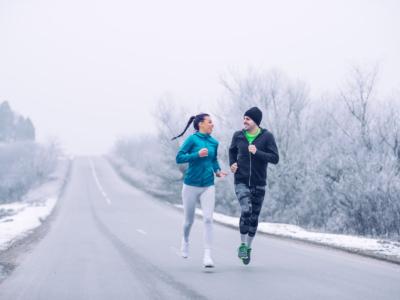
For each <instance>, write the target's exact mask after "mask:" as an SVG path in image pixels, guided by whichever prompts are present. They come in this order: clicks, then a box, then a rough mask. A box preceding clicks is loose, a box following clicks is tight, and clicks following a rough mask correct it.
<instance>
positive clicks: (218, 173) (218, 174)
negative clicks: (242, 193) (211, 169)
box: [215, 171, 228, 178]
mask: <svg viewBox="0 0 400 300" xmlns="http://www.w3.org/2000/svg"><path fill="white" fill-rule="evenodd" d="M226 175H228V173H226V172H224V171H218V172H217V173H215V176H217V177H219V178H224V177H225V176H226Z"/></svg>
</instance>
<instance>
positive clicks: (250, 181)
mask: <svg viewBox="0 0 400 300" xmlns="http://www.w3.org/2000/svg"><path fill="white" fill-rule="evenodd" d="M250 145H251V144H250V143H249V146H250ZM249 157H250V173H249V174H250V175H249V187H250V186H251V184H250V183H251V152H250V151H249Z"/></svg>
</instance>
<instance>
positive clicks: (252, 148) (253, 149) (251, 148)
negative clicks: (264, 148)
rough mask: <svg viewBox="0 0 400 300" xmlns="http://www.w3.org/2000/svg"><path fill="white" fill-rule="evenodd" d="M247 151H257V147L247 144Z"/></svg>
mask: <svg viewBox="0 0 400 300" xmlns="http://www.w3.org/2000/svg"><path fill="white" fill-rule="evenodd" d="M249 152H251V153H252V154H256V152H257V148H256V146H255V145H249Z"/></svg>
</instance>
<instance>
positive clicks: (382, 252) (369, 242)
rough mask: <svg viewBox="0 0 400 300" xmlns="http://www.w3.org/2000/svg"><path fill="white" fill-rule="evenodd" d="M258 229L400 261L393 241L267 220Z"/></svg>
mask: <svg viewBox="0 0 400 300" xmlns="http://www.w3.org/2000/svg"><path fill="white" fill-rule="evenodd" d="M175 206H176V207H178V208H181V209H182V208H183V207H182V205H175ZM196 215H199V216H202V211H201V210H200V209H196ZM214 220H215V221H216V222H218V223H222V224H225V225H229V226H232V227H238V224H239V218H237V217H231V216H227V215H224V214H221V213H214ZM258 230H259V231H260V232H263V233H266V234H271V235H275V236H283V237H288V238H293V239H298V240H305V241H310V242H313V243H317V244H321V245H326V246H332V247H335V248H340V249H345V250H349V251H351V252H358V253H362V254H368V255H372V256H376V257H386V258H389V259H391V260H396V261H399V262H400V243H399V242H395V241H388V240H381V239H372V238H364V237H358V236H352V235H344V234H331V233H321V232H311V231H307V230H305V229H303V228H301V227H299V226H296V225H290V224H279V223H267V222H261V223H259V225H258Z"/></svg>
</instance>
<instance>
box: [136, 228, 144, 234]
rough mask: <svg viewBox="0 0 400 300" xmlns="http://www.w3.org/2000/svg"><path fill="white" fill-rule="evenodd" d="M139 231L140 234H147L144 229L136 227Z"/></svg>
mask: <svg viewBox="0 0 400 300" xmlns="http://www.w3.org/2000/svg"><path fill="white" fill-rule="evenodd" d="M136 231H137V232H139V233H140V234H143V235H146V234H147V232H146V231H144V230H143V229H136Z"/></svg>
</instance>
